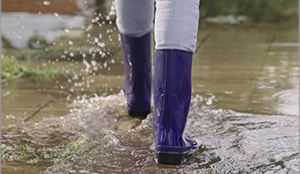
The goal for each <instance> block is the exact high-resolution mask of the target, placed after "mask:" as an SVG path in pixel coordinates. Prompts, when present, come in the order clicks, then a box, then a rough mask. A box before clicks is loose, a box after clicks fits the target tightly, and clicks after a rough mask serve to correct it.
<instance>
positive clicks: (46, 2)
mask: <svg viewBox="0 0 300 174" xmlns="http://www.w3.org/2000/svg"><path fill="white" fill-rule="evenodd" d="M43 4H44V5H46V6H47V5H50V4H51V3H50V2H49V1H44V2H43Z"/></svg>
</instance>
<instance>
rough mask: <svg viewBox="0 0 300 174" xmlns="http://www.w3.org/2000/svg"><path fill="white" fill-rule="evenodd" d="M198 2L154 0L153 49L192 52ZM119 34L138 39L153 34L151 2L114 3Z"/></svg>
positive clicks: (151, 0) (195, 37)
mask: <svg viewBox="0 0 300 174" xmlns="http://www.w3.org/2000/svg"><path fill="white" fill-rule="evenodd" d="M199 1H200V0H156V15H155V29H154V34H155V42H156V45H155V48H156V49H179V50H185V51H189V52H195V50H196V42H197V32H198V22H199ZM115 4H116V12H117V26H118V29H119V31H120V33H122V34H124V35H126V36H131V37H141V36H143V35H144V34H146V33H148V32H150V31H152V28H153V19H154V0H115Z"/></svg>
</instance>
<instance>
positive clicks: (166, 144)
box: [153, 0, 199, 164]
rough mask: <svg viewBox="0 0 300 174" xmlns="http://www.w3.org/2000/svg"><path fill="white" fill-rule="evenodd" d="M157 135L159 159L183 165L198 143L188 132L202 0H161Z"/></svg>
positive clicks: (157, 33)
mask: <svg viewBox="0 0 300 174" xmlns="http://www.w3.org/2000/svg"><path fill="white" fill-rule="evenodd" d="M156 7H157V11H156V20H155V22H156V24H155V40H156V55H155V73H154V79H153V88H154V89H153V92H154V94H153V97H154V111H153V134H154V137H155V145H156V146H155V148H156V152H157V154H158V162H159V163H163V164H179V163H181V161H182V159H183V155H184V154H187V153H189V152H191V151H192V150H193V149H195V148H196V145H197V142H196V141H194V140H193V139H192V138H191V137H189V136H187V135H184V134H183V131H184V128H185V124H186V120H187V115H188V111H189V107H190V101H191V83H192V76H191V74H192V57H193V52H194V51H195V46H196V41H197V31H198V21H199V0H188V1H182V0H157V4H156Z"/></svg>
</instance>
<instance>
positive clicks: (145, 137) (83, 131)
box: [2, 93, 299, 173]
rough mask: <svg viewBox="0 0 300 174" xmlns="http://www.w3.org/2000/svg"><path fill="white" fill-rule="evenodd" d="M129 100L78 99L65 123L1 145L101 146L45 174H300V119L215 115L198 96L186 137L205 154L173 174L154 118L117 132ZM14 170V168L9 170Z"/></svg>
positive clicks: (27, 126)
mask: <svg viewBox="0 0 300 174" xmlns="http://www.w3.org/2000/svg"><path fill="white" fill-rule="evenodd" d="M125 101H126V100H125V97H124V96H123V93H119V94H117V95H109V96H107V97H101V96H96V97H92V98H88V99H87V98H86V99H79V100H74V101H73V103H72V104H71V105H70V109H71V110H70V113H69V114H67V115H66V116H62V117H59V118H51V119H44V120H43V121H41V122H39V123H38V124H36V123H34V122H29V123H22V124H20V125H11V126H10V128H9V130H8V131H7V133H6V134H4V135H3V138H2V143H6V144H7V145H8V146H9V147H13V144H17V145H22V144H25V143H27V144H29V145H31V146H33V147H42V146H55V145H58V144H64V143H66V141H70V140H74V139H76V138H78V137H84V138H85V139H87V140H88V142H93V141H94V142H96V144H93V146H91V147H89V149H87V151H86V152H85V154H84V155H83V157H82V159H78V160H75V161H66V162H62V163H57V164H54V165H53V166H50V167H48V168H47V169H46V170H45V171H44V172H43V173H104V172H108V173H199V172H201V173H265V172H271V173H297V172H298V166H297V162H298V160H297V159H298V148H299V146H298V133H297V132H298V131H297V130H298V117H295V116H283V115H255V114H247V113H237V112H234V111H229V110H227V111H226V110H222V109H211V108H209V107H205V106H201V105H200V104H199V101H200V97H199V96H196V97H195V98H193V99H192V106H191V109H190V115H189V119H188V122H187V126H186V132H187V133H188V134H190V135H191V136H193V137H195V139H196V140H197V141H198V142H199V144H200V147H199V149H198V151H197V152H196V153H195V154H193V155H191V156H189V157H188V158H187V159H186V161H185V162H184V164H183V165H179V166H172V167H170V166H165V165H160V164H157V163H156V162H155V152H154V151H152V150H151V149H152V148H151V146H152V144H153V136H152V115H150V116H149V117H148V118H147V119H146V120H143V121H142V122H141V124H139V125H137V126H136V127H135V128H133V129H129V130H127V131H125V132H118V131H117V124H118V123H117V122H116V119H117V118H118V117H119V116H120V115H121V114H122V113H124V111H125V110H126V102H125ZM115 103H118V105H116V104H115ZM99 125H101V126H99ZM91 152H93V153H91ZM23 163H24V162H23ZM25 163H26V162H25ZM21 164H22V162H21ZM10 165H15V162H11V163H10V162H7V164H6V167H8V166H10ZM2 170H3V171H4V172H5V171H6V168H5V167H4V168H3V169H2Z"/></svg>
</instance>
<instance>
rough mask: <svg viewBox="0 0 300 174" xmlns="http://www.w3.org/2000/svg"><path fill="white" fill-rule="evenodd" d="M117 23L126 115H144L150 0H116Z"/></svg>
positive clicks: (148, 90) (149, 64)
mask: <svg viewBox="0 0 300 174" xmlns="http://www.w3.org/2000/svg"><path fill="white" fill-rule="evenodd" d="M115 2H116V12H117V26H118V29H119V31H120V35H121V44H122V52H123V60H124V67H125V74H126V79H125V80H124V84H123V89H124V92H125V95H126V97H127V104H128V111H129V115H130V116H132V117H139V118H146V116H147V115H148V114H149V113H150V110H151V106H150V105H151V80H152V71H151V69H152V28H153V16H154V0H116V1H115Z"/></svg>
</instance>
